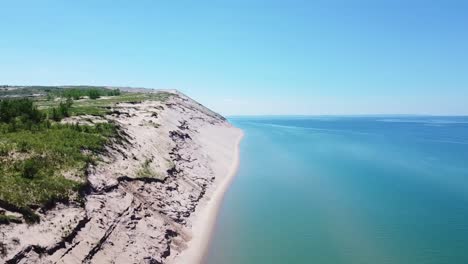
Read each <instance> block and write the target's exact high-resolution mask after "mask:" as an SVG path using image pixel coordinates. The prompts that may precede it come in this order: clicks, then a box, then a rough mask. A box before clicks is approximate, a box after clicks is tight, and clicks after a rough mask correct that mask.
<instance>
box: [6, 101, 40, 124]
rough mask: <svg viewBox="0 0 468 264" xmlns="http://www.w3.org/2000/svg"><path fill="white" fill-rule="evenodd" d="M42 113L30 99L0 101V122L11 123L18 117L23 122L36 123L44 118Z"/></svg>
mask: <svg viewBox="0 0 468 264" xmlns="http://www.w3.org/2000/svg"><path fill="white" fill-rule="evenodd" d="M44 118H45V116H44V114H43V113H42V112H41V111H39V110H38V109H37V107H35V106H34V105H33V101H31V100H30V99H13V100H2V101H0V122H4V123H11V122H14V120H15V119H20V121H21V122H23V123H25V122H27V121H30V122H31V123H34V124H38V123H40V122H42V121H43V120H44Z"/></svg>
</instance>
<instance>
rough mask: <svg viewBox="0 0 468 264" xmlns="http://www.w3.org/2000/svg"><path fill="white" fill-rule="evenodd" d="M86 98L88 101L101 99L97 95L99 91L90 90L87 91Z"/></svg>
mask: <svg viewBox="0 0 468 264" xmlns="http://www.w3.org/2000/svg"><path fill="white" fill-rule="evenodd" d="M88 96H89V98H90V99H98V98H99V97H101V95H100V94H99V90H97V89H90V90H89V91H88Z"/></svg>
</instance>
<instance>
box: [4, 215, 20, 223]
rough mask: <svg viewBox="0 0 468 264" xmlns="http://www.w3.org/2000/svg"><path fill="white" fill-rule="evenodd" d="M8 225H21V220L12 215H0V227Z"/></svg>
mask: <svg viewBox="0 0 468 264" xmlns="http://www.w3.org/2000/svg"><path fill="white" fill-rule="evenodd" d="M9 223H21V219H19V218H18V217H16V216H12V215H5V214H0V225H7V224H9Z"/></svg>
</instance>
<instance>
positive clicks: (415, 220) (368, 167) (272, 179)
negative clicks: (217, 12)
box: [206, 117, 468, 264]
mask: <svg viewBox="0 0 468 264" xmlns="http://www.w3.org/2000/svg"><path fill="white" fill-rule="evenodd" d="M231 122H232V123H234V124H235V125H236V126H238V127H240V128H242V129H243V130H244V132H245V138H244V140H243V142H242V145H241V166H240V169H239V173H238V175H237V177H236V179H235V180H234V182H233V184H232V185H231V187H230V190H229V191H228V192H227V193H226V197H225V200H224V204H223V207H222V209H221V212H220V216H219V218H218V223H217V226H216V228H215V235H214V238H213V242H212V245H211V248H210V251H209V255H208V258H207V260H206V262H207V263H209V264H240V263H242V264H244V263H245V264H249V263H256V264H261V263H268V264H274V263H319V264H328V263H330V264H340V263H350V264H354V263H359V264H363V263H369V264H378V263H389V264H390V263H391V264H397V263H405V264H406V263H407V264H417V263H447V264H449V263H450V264H463V263H468V118H467V117H403V118H402V117H359V118H352V117H340V118H339V117H314V118H305V117H303V118H298V117H278V118H260V117H258V118H233V119H232V120H231Z"/></svg>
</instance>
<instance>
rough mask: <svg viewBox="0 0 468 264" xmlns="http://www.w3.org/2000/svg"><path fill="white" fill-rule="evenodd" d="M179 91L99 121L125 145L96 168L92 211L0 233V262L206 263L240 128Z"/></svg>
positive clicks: (54, 215)
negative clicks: (2, 248) (113, 128)
mask: <svg viewBox="0 0 468 264" xmlns="http://www.w3.org/2000/svg"><path fill="white" fill-rule="evenodd" d="M173 93H174V96H172V97H171V98H170V99H169V100H168V101H165V102H159V101H143V102H137V103H120V104H118V105H116V107H115V108H114V109H113V111H114V113H113V114H112V115H109V116H106V117H105V119H106V120H101V119H96V120H95V122H106V121H108V122H115V123H116V124H118V125H119V126H120V128H121V139H123V140H121V141H120V142H117V141H116V142H114V144H112V145H110V146H109V147H108V152H107V154H106V155H103V156H102V162H100V163H99V164H97V165H96V166H94V167H91V168H89V171H88V178H87V180H88V181H89V184H90V187H89V190H88V194H87V195H86V197H85V206H84V207H82V206H80V205H77V204H69V205H64V204H59V205H57V206H56V207H55V208H53V209H51V210H48V211H46V212H39V211H38V214H39V215H40V216H41V222H40V223H39V224H35V225H32V226H28V225H27V224H10V225H7V226H0V227H1V229H0V239H2V243H3V244H5V245H6V250H7V254H6V255H4V256H0V263H3V262H7V261H8V263H67V264H68V263H117V264H118V263H122V264H124V263H125V264H127V263H148V264H150V263H151V264H157V263H183V264H185V263H199V262H200V261H201V260H202V257H203V254H204V252H205V250H206V247H207V245H208V243H209V239H210V236H211V231H212V229H213V226H214V224H215V219H216V215H217V212H218V209H219V206H220V204H221V202H222V198H223V195H224V192H225V191H226V189H227V187H228V186H229V183H230V181H231V180H232V178H233V176H234V175H235V172H236V169H237V165H238V162H239V160H238V156H239V142H240V140H241V138H242V131H241V130H240V129H238V128H235V127H233V126H232V125H231V124H229V123H228V122H227V121H226V120H225V119H224V118H223V117H222V116H220V115H218V114H216V113H214V112H212V111H210V110H208V109H207V108H205V107H203V106H202V105H200V104H198V103H196V102H195V101H193V100H191V99H190V98H188V97H186V96H185V95H183V94H180V93H178V92H173ZM86 119H87V121H86V122H89V117H86ZM77 121H79V120H71V122H77ZM65 122H66V120H65Z"/></svg>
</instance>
